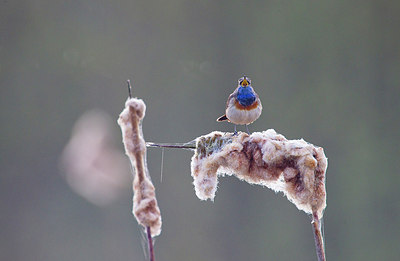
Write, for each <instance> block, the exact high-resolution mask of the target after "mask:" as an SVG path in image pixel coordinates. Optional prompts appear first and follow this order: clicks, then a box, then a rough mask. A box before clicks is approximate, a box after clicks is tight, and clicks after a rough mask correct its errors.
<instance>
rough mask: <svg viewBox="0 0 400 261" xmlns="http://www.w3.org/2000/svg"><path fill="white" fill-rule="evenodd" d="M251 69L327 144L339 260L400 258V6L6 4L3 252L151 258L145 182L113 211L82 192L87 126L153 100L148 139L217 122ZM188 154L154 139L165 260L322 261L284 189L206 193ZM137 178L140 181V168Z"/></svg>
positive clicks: (302, 128) (328, 233)
mask: <svg viewBox="0 0 400 261" xmlns="http://www.w3.org/2000/svg"><path fill="white" fill-rule="evenodd" d="M244 73H246V74H247V75H248V76H250V77H251V79H252V83H253V86H254V88H255V90H256V91H257V92H258V94H259V95H260V98H261V100H262V102H263V107H264V111H263V114H262V115H261V117H260V119H259V120H257V121H256V122H255V123H254V124H252V125H251V126H250V130H251V131H261V130H266V129H269V128H274V129H275V130H276V131H277V132H279V133H281V134H283V135H285V136H286V137H287V138H288V139H296V138H304V139H305V140H306V141H308V142H311V143H313V144H315V145H318V146H321V147H323V148H324V149H325V153H326V155H327V157H328V159H329V166H328V171H327V194H328V200H327V203H328V207H327V209H326V212H325V218H324V219H325V240H326V254H327V259H328V260H396V259H397V258H398V257H399V256H400V248H399V243H400V200H399V185H400V175H399V170H400V167H399V166H400V165H399V162H398V160H397V159H398V157H399V155H400V149H399V148H400V141H399V140H400V135H399V129H400V121H399V112H400V105H399V98H400V2H399V1H395V0H393V1H373V0H366V1H272V0H271V1H207V0H202V1H190V0H171V1H105V0H100V1H84V0H79V1H57V0H56V1H49V0H47V1H46V0H44V1H39V0H37V1H28V0H25V1H24V0H17V1H10V0H8V1H1V3H0V86H1V89H0V91H1V93H0V101H1V103H0V109H1V110H0V117H1V118H0V121H1V128H0V141H1V146H0V174H1V176H0V226H1V227H0V260H40V261H47V260H49V261H50V260H51V261H53V260H58V261H63V260H145V257H144V253H143V252H144V251H143V248H142V245H143V243H144V239H143V237H142V235H141V232H140V230H141V229H140V228H139V227H138V225H137V223H136V221H135V220H134V219H133V216H132V214H131V202H132V201H131V196H132V195H131V194H132V192H131V191H130V189H126V190H124V192H123V193H124V194H123V196H122V197H121V198H120V199H119V200H117V201H116V202H114V203H113V204H111V205H109V206H107V207H97V206H95V205H92V204H91V203H89V202H88V201H86V200H85V199H83V198H82V197H80V196H78V195H76V194H75V193H74V192H73V191H72V190H71V189H70V188H69V186H68V185H67V183H66V182H65V179H64V177H63V175H62V173H61V171H60V168H59V157H60V155H61V152H62V150H63V148H64V146H65V144H66V143H67V142H68V140H69V138H70V135H71V129H72V126H73V124H74V122H75V121H76V120H77V119H78V118H79V117H80V115H81V114H82V113H84V112H85V111H87V110H89V109H92V108H98V109H102V110H104V111H106V112H108V113H109V114H111V115H112V116H113V119H114V120H115V126H114V129H113V131H114V134H113V137H114V138H115V143H116V144H117V146H118V148H119V149H120V150H121V151H122V150H123V146H122V143H121V138H120V130H119V128H118V126H117V125H116V120H117V117H118V114H119V113H120V111H121V110H122V109H123V107H124V102H125V100H126V97H127V90H126V80H127V79H128V78H130V79H132V80H133V85H134V90H133V92H134V96H138V97H141V98H143V99H144V100H145V102H146V103H147V115H146V118H145V120H144V132H145V138H146V139H147V140H148V141H157V142H186V141H189V140H192V139H193V138H195V137H197V136H199V135H202V134H206V133H209V132H211V131H213V130H222V131H232V130H233V126H231V125H230V124H228V123H217V122H216V121H215V119H216V118H217V117H218V116H220V115H222V114H223V112H224V108H225V102H226V99H227V97H228V95H229V94H230V93H231V92H232V91H233V89H234V88H235V86H236V81H237V79H238V78H239V77H240V76H242V75H243V74H244ZM191 156H192V153H190V152H188V151H182V150H179V151H172V150H166V151H165V154H164V164H163V181H162V182H160V168H161V150H158V149H149V151H148V164H149V169H150V172H151V175H152V179H153V181H154V183H155V186H156V192H157V197H158V201H159V205H160V208H161V212H162V218H163V231H162V234H161V236H159V237H158V238H157V240H156V242H155V249H156V259H157V260H316V254H315V249H314V241H313V235H312V231H311V226H310V218H309V217H308V216H307V215H306V214H305V213H303V212H300V211H298V210H297V209H296V207H295V206H294V205H293V204H291V203H290V202H289V201H287V200H286V198H284V197H283V196H282V194H275V193H274V192H272V191H270V190H268V189H265V188H262V187H259V186H251V185H248V184H247V183H245V182H241V181H239V180H237V179H235V178H229V177H228V178H222V179H220V183H219V190H218V192H217V195H216V198H215V202H213V203H212V202H202V201H200V200H198V199H197V198H196V196H195V194H194V190H193V185H192V184H191V183H192V178H191V176H190V158H191ZM126 175H131V174H130V173H127V174H126Z"/></svg>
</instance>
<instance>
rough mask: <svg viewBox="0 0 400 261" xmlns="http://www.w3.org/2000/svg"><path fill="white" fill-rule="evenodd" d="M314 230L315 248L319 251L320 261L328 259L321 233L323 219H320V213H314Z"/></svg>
mask: <svg viewBox="0 0 400 261" xmlns="http://www.w3.org/2000/svg"><path fill="white" fill-rule="evenodd" d="M311 224H312V226H313V232H314V242H315V250H316V251H317V257H318V261H326V259H325V249H324V239H323V238H322V233H321V221H320V220H319V219H318V215H317V214H316V213H313V220H312V222H311Z"/></svg>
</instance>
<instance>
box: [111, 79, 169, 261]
mask: <svg viewBox="0 0 400 261" xmlns="http://www.w3.org/2000/svg"><path fill="white" fill-rule="evenodd" d="M128 88H129V98H128V100H127V101H126V103H125V108H124V110H123V111H122V112H121V114H120V115H119V118H118V124H119V126H120V127H121V131H122V141H123V143H124V147H125V152H126V155H128V157H129V160H130V161H131V165H132V167H133V168H134V170H135V173H136V174H135V175H134V178H133V191H134V195H133V210H132V212H133V214H134V216H135V218H136V220H137V221H138V223H139V224H140V225H142V226H143V227H144V228H145V229H146V233H147V238H148V244H149V253H150V260H151V261H153V260H154V250H153V242H152V237H154V236H158V235H159V234H160V233H161V213H160V209H159V207H158V204H157V199H156V193H155V188H154V185H153V183H152V182H151V179H150V175H149V171H148V168H147V162H146V142H145V140H144V138H143V131H142V120H143V118H144V115H145V112H146V105H145V103H144V102H143V100H141V99H137V98H132V97H131V89H130V82H129V81H128Z"/></svg>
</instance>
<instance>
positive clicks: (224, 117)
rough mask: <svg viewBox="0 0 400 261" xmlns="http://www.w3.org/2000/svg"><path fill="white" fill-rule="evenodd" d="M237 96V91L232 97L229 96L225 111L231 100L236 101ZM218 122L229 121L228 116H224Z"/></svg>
mask: <svg viewBox="0 0 400 261" xmlns="http://www.w3.org/2000/svg"><path fill="white" fill-rule="evenodd" d="M236 96H237V89H236V90H235V91H234V92H233V93H231V95H229V97H228V100H227V101H226V106H225V109H226V108H228V106H229V102H230V100H231V99H234V98H235V97H236ZM217 121H229V119H228V118H227V117H226V114H224V115H222V116H221V117H219V118H218V119H217Z"/></svg>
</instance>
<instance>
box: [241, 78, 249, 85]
mask: <svg viewBox="0 0 400 261" xmlns="http://www.w3.org/2000/svg"><path fill="white" fill-rule="evenodd" d="M240 85H242V86H243V87H246V86H248V85H249V82H248V81H247V79H246V77H245V78H244V79H243V81H242V82H241V83H240Z"/></svg>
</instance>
